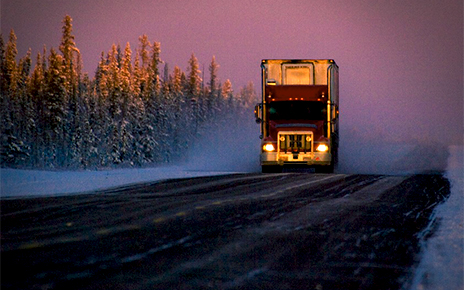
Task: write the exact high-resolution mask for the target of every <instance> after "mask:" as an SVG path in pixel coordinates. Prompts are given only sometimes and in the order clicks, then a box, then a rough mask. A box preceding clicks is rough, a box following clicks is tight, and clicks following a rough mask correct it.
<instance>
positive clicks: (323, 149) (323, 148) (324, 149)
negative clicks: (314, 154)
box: [316, 144, 329, 152]
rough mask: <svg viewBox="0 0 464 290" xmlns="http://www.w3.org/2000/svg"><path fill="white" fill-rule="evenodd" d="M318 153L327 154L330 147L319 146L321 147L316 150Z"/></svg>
mask: <svg viewBox="0 0 464 290" xmlns="http://www.w3.org/2000/svg"><path fill="white" fill-rule="evenodd" d="M316 151H319V152H327V151H329V146H327V145H326V144H319V146H317V148H316Z"/></svg>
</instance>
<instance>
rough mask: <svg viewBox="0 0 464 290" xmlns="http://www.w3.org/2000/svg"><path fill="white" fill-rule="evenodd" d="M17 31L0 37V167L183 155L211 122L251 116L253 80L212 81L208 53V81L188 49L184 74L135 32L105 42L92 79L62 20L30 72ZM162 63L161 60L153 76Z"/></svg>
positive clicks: (129, 162) (133, 162) (96, 164)
mask: <svg viewBox="0 0 464 290" xmlns="http://www.w3.org/2000/svg"><path fill="white" fill-rule="evenodd" d="M16 40H17V38H16V35H15V34H14V31H13V30H12V31H11V32H10V35H9V39H8V41H7V43H6V44H5V42H4V40H3V37H2V36H1V37H0V74H1V75H0V77H1V88H0V89H1V92H0V93H1V112H0V114H1V132H0V134H1V144H0V146H1V165H2V167H16V168H101V167H112V166H144V165H151V164H157V163H166V162H171V161H176V160H183V159H185V158H186V154H187V152H188V150H189V149H190V148H191V147H192V146H193V145H194V142H195V140H198V138H201V136H202V135H203V134H205V132H207V131H208V130H211V129H212V128H213V127H217V126H223V125H226V124H227V125H228V126H227V128H233V129H235V130H239V129H238V128H237V126H233V123H234V122H238V121H239V120H240V119H241V118H242V117H244V116H246V115H248V114H250V110H251V105H252V104H253V103H254V102H255V101H256V100H255V99H256V94H255V91H254V88H253V84H252V83H249V84H248V85H247V86H245V87H243V88H241V89H240V90H239V92H233V91H232V84H231V82H230V81H229V80H226V81H225V82H224V83H220V81H219V79H218V76H217V72H218V68H219V65H218V63H217V62H216V60H215V58H214V56H213V57H212V60H211V63H210V65H209V80H207V81H206V82H205V81H204V80H203V79H202V73H201V71H200V70H199V63H198V60H197V58H196V57H195V55H194V54H192V56H191V58H190V60H189V61H188V65H187V70H186V72H184V71H182V70H181V69H180V68H179V67H177V66H176V67H174V68H173V70H172V71H171V70H170V69H169V67H168V64H167V63H163V62H162V60H161V59H160V52H161V50H160V43H158V42H154V43H150V41H149V40H148V37H147V36H146V35H143V36H141V37H140V38H139V44H138V48H137V49H136V52H135V56H134V53H133V51H132V49H131V47H130V44H129V43H127V45H126V46H125V48H124V49H122V48H121V47H120V46H119V45H113V46H112V47H111V49H110V50H109V51H108V52H107V53H103V52H102V54H101V60H100V62H99V64H98V67H97V69H96V72H95V75H94V77H93V78H91V77H90V76H89V75H88V74H86V73H83V72H82V59H81V54H80V52H79V49H78V48H77V46H76V43H75V39H74V35H73V33H72V19H71V17H69V16H66V17H65V18H64V20H63V27H62V39H61V44H60V46H59V49H58V50H55V49H53V48H51V49H50V50H49V51H48V50H47V49H46V48H44V50H43V52H41V53H38V54H37V56H36V59H35V60H36V61H35V65H34V67H33V68H32V59H31V58H32V56H31V51H30V50H29V51H28V52H27V54H26V56H24V57H23V58H21V59H20V60H19V62H18V61H17V54H18V52H17V49H16ZM161 66H163V69H162V72H161Z"/></svg>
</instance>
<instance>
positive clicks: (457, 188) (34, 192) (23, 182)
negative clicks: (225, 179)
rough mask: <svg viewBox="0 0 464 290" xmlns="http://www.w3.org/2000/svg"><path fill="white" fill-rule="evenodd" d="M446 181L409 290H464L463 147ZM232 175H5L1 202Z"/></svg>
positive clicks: (456, 149)
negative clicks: (433, 229)
mask: <svg viewBox="0 0 464 290" xmlns="http://www.w3.org/2000/svg"><path fill="white" fill-rule="evenodd" d="M449 151H450V156H449V158H448V167H447V173H446V177H447V178H448V179H449V181H450V183H451V195H450V198H449V199H448V200H447V201H446V202H445V203H444V204H442V205H440V206H438V207H437V208H436V210H435V217H436V221H438V228H437V230H436V232H435V233H434V235H433V236H432V237H431V238H429V239H428V240H426V241H423V245H422V246H423V253H422V259H421V261H420V263H419V266H418V267H417V270H416V273H415V277H414V279H413V284H412V285H411V288H410V289H411V290H427V289H430V290H432V289H434V290H435V289H447V290H448V289H451V290H453V289H455V290H461V289H464V284H463V276H464V255H463V253H464V190H463V188H464V162H463V155H464V154H463V151H464V147H462V146H452V147H450V150H449ZM224 173H230V172H221V171H211V170H210V171H195V170H193V169H191V168H189V167H188V166H165V167H157V168H146V169H122V170H105V171H78V172H63V171H35V170H13V169H1V170H0V179H1V198H2V199H4V198H13V197H18V196H30V197H33V196H42V195H62V194H65V195H66V194H73V193H81V192H90V191H94V190H96V189H103V188H108V187H114V186H119V185H126V184H130V183H139V182H146V181H155V180H163V179H171V178H186V177H196V176H206V175H217V174H224Z"/></svg>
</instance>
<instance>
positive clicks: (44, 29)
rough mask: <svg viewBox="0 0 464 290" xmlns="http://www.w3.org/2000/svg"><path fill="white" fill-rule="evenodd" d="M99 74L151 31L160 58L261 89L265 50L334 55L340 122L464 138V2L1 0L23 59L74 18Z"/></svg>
mask: <svg viewBox="0 0 464 290" xmlns="http://www.w3.org/2000/svg"><path fill="white" fill-rule="evenodd" d="M66 14H68V15H70V16H71V17H72V19H73V32H74V35H75V41H76V45H77V47H78V48H79V49H80V51H81V53H82V56H83V61H84V71H86V72H88V73H89V74H90V76H92V77H93V75H94V72H95V68H96V66H97V63H98V60H99V58H100V54H101V52H102V51H104V52H105V53H106V52H107V51H108V50H110V48H111V45H112V44H113V43H116V44H120V45H121V46H122V47H124V46H125V45H126V43H127V42H130V44H131V48H132V50H133V51H135V49H136V48H137V46H138V37H139V36H140V35H142V34H147V35H148V37H149V40H150V41H151V42H154V41H158V42H160V43H161V58H162V60H164V61H165V62H167V63H168V64H169V67H170V69H172V68H173V67H174V66H175V65H178V66H180V67H181V68H182V69H183V70H185V69H186V66H187V62H188V59H189V57H190V55H191V53H192V52H194V53H195V55H196V56H197V58H198V60H199V62H200V64H201V68H203V66H204V70H205V79H208V77H209V75H208V65H209V63H210V61H211V58H212V56H213V55H215V56H216V60H217V62H218V63H219V64H220V68H219V77H220V78H221V81H225V79H226V78H229V79H230V80H231V81H232V84H233V88H234V89H236V90H238V89H239V88H240V87H241V86H243V85H245V84H246V83H247V82H248V81H253V82H254V84H255V87H256V89H257V92H258V93H260V89H261V87H260V79H259V78H260V61H261V59H265V58H300V59H306V58H308V59H314V58H331V59H334V60H335V61H336V62H337V64H338V65H339V67H340V102H341V110H340V113H341V119H340V124H341V130H342V134H343V132H345V133H346V132H352V131H353V130H356V131H357V132H359V133H360V134H364V135H366V134H367V133H366V132H369V133H368V134H367V135H370V132H373V134H372V136H383V137H385V138H387V139H388V140H395V141H398V140H404V141H405V142H411V141H417V140H420V141H429V140H433V141H442V142H444V143H453V144H457V143H460V144H462V141H463V134H464V133H463V126H464V124H463V123H464V120H463V110H464V106H463V1H462V0H442V1H438V0H412V1H411V0H388V1H387V0H379V1H372V0H371V1H369V0H352V1H345V0H325V1H323V0H309V1H308V0H289V1H245V0H241V1H230V0H227V1H224V0H197V1H179V0H169V1H149V0H130V1H122V0H99V1H95V0H1V31H2V34H3V38H4V40H5V42H6V41H7V40H8V34H9V31H10V30H11V29H14V31H15V33H16V35H17V37H18V41H17V45H18V58H19V57H23V56H24V55H25V54H26V51H27V49H28V48H29V47H30V48H31V49H32V54H33V58H35V56H36V55H37V53H38V52H41V51H42V48H43V45H44V44H45V45H46V46H47V48H48V49H50V48H51V47H54V48H58V46H59V42H60V38H61V27H62V20H63V18H64V16H65V15H66Z"/></svg>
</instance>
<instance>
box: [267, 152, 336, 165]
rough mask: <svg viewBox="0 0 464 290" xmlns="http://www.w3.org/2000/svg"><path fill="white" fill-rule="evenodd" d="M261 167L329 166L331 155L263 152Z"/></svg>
mask: <svg viewBox="0 0 464 290" xmlns="http://www.w3.org/2000/svg"><path fill="white" fill-rule="evenodd" d="M260 160H261V166H275V165H280V166H284V165H308V166H311V165H330V164H331V161H332V154H330V152H313V153H302V152H300V153H299V154H292V153H278V152H263V153H261V157H260Z"/></svg>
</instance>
